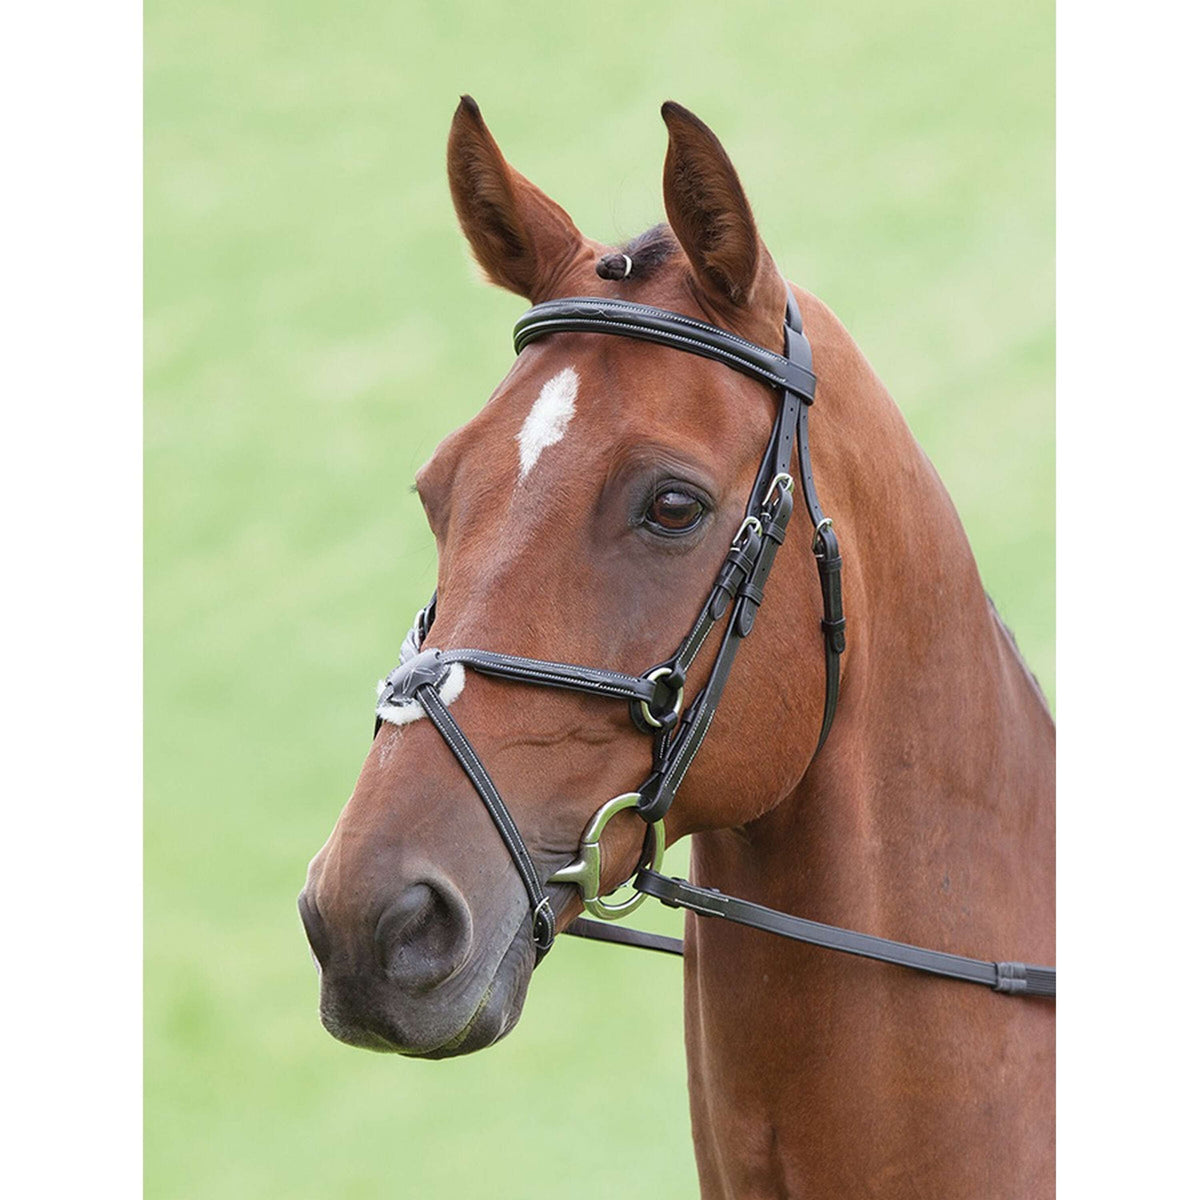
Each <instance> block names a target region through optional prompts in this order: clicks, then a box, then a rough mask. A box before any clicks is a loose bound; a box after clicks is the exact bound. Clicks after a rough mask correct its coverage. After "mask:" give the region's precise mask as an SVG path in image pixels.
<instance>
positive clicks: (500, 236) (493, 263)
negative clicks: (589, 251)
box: [446, 96, 583, 303]
mask: <svg viewBox="0 0 1200 1200" xmlns="http://www.w3.org/2000/svg"><path fill="white" fill-rule="evenodd" d="M446 168H447V170H448V172H449V174H450V195H451V196H452V197H453V198H454V210H455V212H457V213H458V223H459V224H460V225H461V226H462V231H463V233H464V234H465V235H466V238H467V241H468V242H470V243H471V250H472V251H473V252H474V254H475V258H476V260H477V261H478V263H479V265H480V266H481V267H482V268H483V270H484V273H485V274H486V275H487V277H488V278H489V279H490V280H491V281H492V282H493V283H497V284H499V285H500V286H501V287H504V288H508V290H509V291H512V292H516V293H517V294H518V295H520V296H524V297H525V298H526V299H527V300H530V301H533V302H534V303H537V301H539V300H542V299H545V298H546V296H547V295H548V294H549V291H550V288H551V286H552V284H553V280H554V279H555V277H556V276H558V275H559V274H560V273H561V271H562V269H563V268H565V267H566V266H567V264H568V263H569V261H570V260H571V259H572V258H573V257H574V256H575V254H576V253H577V252H578V251H579V250H580V248H581V247H582V246H583V237H582V235H581V234H580V232H579V230H578V229H576V228H575V225H574V222H572V220H571V218H570V217H569V216H567V214H566V213H565V212H564V211H563V209H562V208H560V207H559V206H558V205H557V204H555V203H554V201H553V200H551V199H550V197H549V196H547V195H546V194H545V193H544V192H543V191H541V190H540V189H539V188H536V187H534V185H533V184H532V183H530V182H529V180H528V179H526V178H525V176H524V175H522V174H521V173H520V172H519V171H514V170H513V168H512V167H510V166H509V165H508V163H507V162H506V161H505V159H504V155H503V154H501V153H500V147H499V146H497V145H496V142H495V139H494V138H493V137H492V135H491V133H490V132H489V130H488V127H487V126H486V125H485V124H484V123H483V117H482V116H481V115H480V112H479V105H478V104H476V103H475V101H474V100H472V99H471V97H470V96H463V98H462V100H461V101H460V102H459V105H458V111H457V112H455V114H454V120H453V122H452V123H451V125H450V142H449V145H448V146H447V147H446Z"/></svg>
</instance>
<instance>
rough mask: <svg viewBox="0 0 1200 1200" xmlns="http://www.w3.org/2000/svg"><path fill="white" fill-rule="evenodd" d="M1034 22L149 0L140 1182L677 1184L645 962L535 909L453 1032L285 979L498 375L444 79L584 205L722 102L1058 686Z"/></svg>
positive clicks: (667, 1027)
mask: <svg viewBox="0 0 1200 1200" xmlns="http://www.w3.org/2000/svg"><path fill="white" fill-rule="evenodd" d="M1053 20H1054V18H1053V8H1052V6H1051V5H1050V4H1049V3H1045V2H1041V3H1036V4H1021V3H1015V4H1009V5H1005V6H995V5H992V4H984V3H964V2H962V0H959V2H948V0H937V2H932V0H930V2H926V3H908V4H903V5H897V4H893V3H885V2H884V0H871V2H856V3H841V4H838V5H823V6H820V7H819V8H818V6H815V5H812V4H807V3H799V2H796V0H793V2H791V3H787V4H768V3H761V2H746V0H743V2H742V3H739V4H728V5H726V4H719V3H698V2H697V0H690V2H671V3H661V2H656V0H638V2H637V3H630V2H628V0H614V2H609V3H597V4H590V5H575V4H564V3H561V2H559V3H547V2H545V0H538V2H535V3H526V4H523V5H519V6H518V5H506V4H502V3H497V4H492V5H484V4H482V3H463V2H461V0H442V2H440V3H436V4H434V3H430V4H417V3H408V2H404V0H399V2H393V3H387V4H383V3H368V2H364V3H343V4H317V3H305V2H303V0H286V2H284V0H278V2H275V3H264V2H263V0H239V2H238V3H231V2H229V0H208V2H207V3H205V4H203V5H197V4H182V3H172V2H170V0H152V2H151V3H150V4H148V5H147V7H146V134H147V149H146V176H145V187H146V214H145V216H146V236H147V256H146V293H145V295H146V343H145V347H146V372H147V375H146V378H147V409H146V421H145V428H146V491H145V512H146V534H145V536H146V618H145V628H146V679H145V685H146V693H145V696H146V714H147V715H146V816H145V871H146V874H145V904H146V914H147V915H146V929H145V952H146V978H145V1001H146V1007H145V1013H146V1035H145V1113H146V1141H145V1151H146V1194H147V1195H148V1196H151V1197H179V1198H181V1200H182V1198H188V1200H200V1198H210V1197H211V1198H216V1197H220V1198H221V1200H235V1198H238V1197H255V1198H262V1197H297V1198H307V1197H330V1196H336V1197H343V1196H344V1197H382V1196H406V1197H407V1196H426V1195H433V1196H454V1197H458V1196H463V1197H474V1196H481V1197H482V1196H488V1197H506V1198H507V1197H512V1198H520V1197H541V1196H560V1195H562V1194H564V1192H566V1193H569V1194H571V1195H573V1196H576V1197H580V1198H584V1197H602V1196H611V1195H613V1194H616V1193H617V1192H618V1191H619V1192H620V1193H621V1194H623V1195H626V1196H629V1197H650V1196H654V1197H656V1198H658V1200H666V1198H669V1197H688V1196H693V1195H694V1194H695V1190H696V1189H695V1173H694V1167H693V1164H692V1154H691V1143H690V1134H689V1130H688V1119H687V1102H686V1083H685V1070H684V1061H683V1049H682V1019H681V987H680V970H679V965H678V963H677V962H674V961H669V960H666V959H662V958H660V957H658V956H653V955H642V954H637V953H635V952H632V951H627V952H622V951H621V950H620V949H610V948H606V947H600V946H592V945H586V944H576V943H572V942H570V940H569V939H564V941H562V942H560V943H559V945H558V946H557V947H556V949H555V952H554V954H552V955H551V956H550V957H549V959H547V961H546V963H545V964H544V965H543V966H542V967H541V968H540V969H539V970H538V972H537V975H536V978H535V980H534V983H533V986H532V988H531V990H530V995H529V1001H528V1004H527V1006H526V1011H525V1015H524V1017H523V1019H522V1021H521V1023H520V1024H519V1026H518V1027H517V1029H516V1031H515V1032H514V1033H513V1034H512V1035H511V1036H510V1037H509V1038H508V1039H507V1040H506V1041H505V1042H503V1043H501V1044H500V1045H499V1046H496V1047H494V1048H492V1049H491V1050H488V1051H486V1052H485V1053H482V1054H479V1055H476V1056H474V1057H469V1058H466V1059H463V1060H456V1061H449V1062H441V1063H422V1062H410V1061H407V1060H404V1059H401V1058H394V1057H384V1056H378V1055H373V1054H368V1053H365V1052H363V1051H356V1050H351V1049H349V1048H347V1047H344V1046H341V1045H339V1044H337V1043H336V1042H334V1041H333V1040H332V1039H331V1038H330V1037H329V1036H328V1035H327V1034H325V1032H324V1031H323V1030H322V1029H321V1026H320V1024H319V1022H318V1019H317V1014H316V1000H317V981H316V977H315V974H314V972H313V969H312V966H311V964H310V962H309V959H308V953H307V950H306V947H305V943H304V940H303V937H302V934H301V931H300V926H299V922H298V919H297V917H296V913H295V907H294V901H295V896H296V893H297V892H298V890H299V888H300V886H301V883H302V882H303V878H304V870H305V866H306V864H307V862H308V859H309V857H310V856H311V855H312V854H313V853H314V852H315V851H316V850H317V848H318V847H319V846H320V844H321V843H322V841H323V840H324V839H325V837H326V836H327V834H328V832H329V830H330V828H331V827H332V824H333V821H334V819H335V818H336V816H337V813H338V811H339V809H340V807H341V805H342V803H343V802H344V800H345V798H346V796H347V795H348V793H349V790H350V788H351V786H352V784H353V781H354V778H355V775H356V773H357V771H358V768H359V765H360V763H361V760H362V758H363V756H364V754H365V751H366V748H367V742H368V738H369V733H370V722H371V706H372V701H373V696H374V691H373V688H374V683H375V680H376V679H377V678H378V677H379V676H380V675H381V674H382V673H384V672H385V671H386V670H387V669H388V665H389V663H391V662H392V661H393V659H394V656H395V654H396V652H397V650H398V649H399V644H400V641H401V639H402V637H403V634H404V632H405V631H406V630H407V628H408V624H409V621H410V620H411V617H412V613H413V611H414V610H415V609H416V608H417V607H418V606H419V604H421V603H423V602H424V600H425V599H426V598H427V597H428V594H429V592H430V589H431V587H432V584H433V581H434V568H435V563H434V552H433V545H432V539H431V538H430V536H429V534H428V533H427V531H426V529H425V527H424V522H423V520H422V516H421V512H420V506H419V504H418V502H417V500H416V498H415V497H414V496H412V495H410V493H409V491H408V484H409V482H410V481H411V478H412V475H413V472H414V471H415V470H416V468H417V467H418V466H419V465H420V464H421V463H422V462H423V461H424V460H425V459H426V458H427V457H428V455H429V454H430V453H431V451H432V450H433V448H434V446H435V445H436V444H437V442H438V440H439V439H440V438H441V437H442V436H443V435H444V434H445V433H447V432H448V431H449V430H450V429H452V428H454V427H455V426H457V425H459V424H461V423H462V422H463V421H465V420H467V419H468V418H469V417H470V415H471V414H472V413H473V412H474V411H475V410H476V409H477V408H478V406H479V405H480V404H481V403H482V401H483V399H484V398H485V397H486V396H487V395H488V393H489V392H490V390H491V389H492V387H493V386H494V384H495V383H496V382H497V380H498V379H499V378H500V377H501V376H502V375H503V373H504V372H505V371H506V369H507V367H508V364H509V362H510V355H511V349H510V341H509V330H510V327H511V324H512V321H513V319H514V318H515V317H516V316H517V314H518V313H519V312H520V311H522V309H523V307H524V305H523V303H522V301H520V300H519V299H517V298H516V297H513V296H509V295H507V294H506V293H502V292H499V291H494V290H490V289H488V288H485V287H484V286H482V285H481V284H480V283H479V282H478V281H477V279H476V277H475V273H474V271H473V269H472V268H471V267H470V266H469V264H468V260H467V255H466V252H465V249H464V247H463V244H462V242H461V240H460V236H459V234H458V231H457V227H456V224H455V220H454V214H453V211H452V209H451V205H450V200H449V196H448V193H447V188H446V183H445V174H444V162H443V155H444V144H445V136H446V131H447V129H448V125H449V121H450V117H451V114H452V113H453V110H454V107H455V104H456V103H457V99H458V95H459V94H460V93H461V92H464V91H469V92H471V93H472V94H473V95H474V96H475V97H476V98H477V99H478V101H479V102H480V104H481V106H482V108H483V112H484V115H485V117H486V118H487V120H488V122H489V124H490V125H491V127H492V129H493V131H494V133H495V134H496V136H497V138H498V140H499V141H500V144H501V146H502V147H503V149H504V150H505V152H506V154H507V155H508V156H509V158H510V160H511V161H512V162H513V163H514V164H515V165H516V166H517V167H518V168H519V169H521V170H522V171H523V172H524V173H525V174H527V175H529V176H530V177H531V178H532V179H533V180H534V181H535V182H537V183H538V184H540V185H541V186H542V187H544V188H545V189H546V190H547V191H548V192H549V193H550V194H551V195H553V196H554V197H555V198H556V199H557V200H559V201H560V202H561V203H563V204H564V205H565V206H566V207H567V209H568V210H569V211H570V212H571V213H572V214H573V216H574V217H575V219H576V222H577V223H578V224H579V226H580V227H581V228H582V229H583V230H584V231H585V232H587V233H589V234H590V235H592V236H594V237H598V238H600V239H601V240H604V241H609V242H615V241H618V240H620V239H622V238H624V237H626V236H629V235H631V234H633V233H636V232H638V231H640V230H641V229H642V228H644V227H645V226H647V225H649V224H651V223H652V222H654V221H656V220H658V219H660V216H661V207H662V202H661V194H660V191H659V186H660V184H659V181H660V177H661V165H662V156H663V152H664V148H665V132H664V129H663V127H662V124H661V121H660V119H659V117H658V106H659V104H660V103H661V101H662V100H664V99H666V98H673V99H676V100H679V101H680V102H682V103H684V104H686V105H687V106H688V107H690V108H692V109H693V110H695V111H696V112H697V113H698V114H699V115H700V116H702V117H703V118H704V119H705V120H706V121H707V122H708V123H709V124H711V125H712V126H713V128H714V129H715V130H716V131H717V133H718V134H719V136H720V137H721V138H722V139H723V141H724V143H725V145H726V147H727V148H728V149H729V151H730V153H731V155H732V157H733V159H734V162H735V163H736V165H737V166H738V168H739V170H740V172H741V175H742V179H743V182H744V183H745V185H746V189H747V192H748V193H749V195H750V198H751V201H752V203H753V204H754V207H755V210H756V213H757V215H758V218H759V223H760V227H761V229H762V232H763V235H764V237H765V239H766V241H767V243H768V245H769V246H770V247H771V250H772V252H773V254H774V256H775V258H776V259H777V261H778V262H779V263H780V265H781V266H782V267H783V268H784V269H785V271H786V272H787V274H788V275H789V276H790V278H792V279H794V280H796V281H797V282H799V283H801V284H803V285H804V286H805V287H807V288H809V289H811V290H812V291H814V292H816V293H818V294H819V295H821V296H822V297H823V298H824V299H826V300H827V301H828V302H829V303H830V304H831V305H832V306H833V308H834V309H835V310H836V311H837V312H838V313H839V315H840V316H841V317H842V319H843V320H844V321H845V323H846V325H847V326H848V327H849V329H850V331H851V333H852V334H853V335H854V337H855V338H856V339H857V341H858V343H859V345H860V346H861V347H862V348H863V350H864V351H865V352H866V354H867V356H868V358H869V359H870V360H871V362H872V363H873V365H874V366H875V368H876V370H877V371H878V372H879V374H880V376H881V377H882V378H883V379H884V381H885V382H886V383H887V384H888V386H889V388H890V389H891V391H892V394H893V395H894V396H895V398H896V400H897V402H898V403H899V404H900V406H901V408H902V409H903V411H904V413H905V415H906V416H907V418H908V420H909V421H910V423H911V424H912V426H913V427H914V429H915V430H916V433H917V436H918V438H919V439H920V441H921V442H922V444H923V445H924V446H925V448H926V450H927V451H928V452H929V454H930V456H931V458H932V459H933V461H934V463H935V464H936V466H937V467H938V469H939V471H940V472H941V474H942V476H943V478H944V479H945V481H946V483H947V485H948V487H949V489H950V492H951V494H952V495H953V497H954V498H955V500H956V502H957V503H958V506H959V510H960V512H961V513H962V516H963V519H964V521H965V523H966V526H967V529H968V532H969V533H970V535H971V539H972V542H973V544H974V547H975V551H976V554H977V556H978V559H979V562H980V567H981V570H982V574H983V578H984V581H985V584H986V586H987V587H988V589H989V590H990V591H991V593H992V595H993V596H994V598H995V600H996V602H997V604H998V606H999V608H1000V611H1001V613H1002V614H1003V615H1004V617H1005V618H1006V620H1007V621H1008V622H1009V624H1010V625H1011V626H1012V627H1013V629H1014V630H1015V632H1016V635H1017V637H1018V639H1019V641H1020V643H1021V646H1022V648H1023V649H1024V651H1025V654H1026V656H1027V658H1028V660H1029V662H1030V664H1031V665H1032V667H1033V669H1034V670H1035V672H1036V673H1037V675H1038V676H1039V678H1040V680H1041V682H1042V684H1043V686H1044V687H1045V688H1046V691H1047V693H1048V694H1049V695H1050V696H1051V698H1053V693H1054V520H1053V513H1054V444H1053V375H1054V328H1053V312H1054V224H1053V158H1054V142H1053V138H1054V120H1053ZM685 860H686V850H685V848H682V847H681V848H678V850H677V851H676V852H675V859H674V867H675V869H676V870H680V871H682V870H683V869H685ZM673 921H674V918H673V916H672V915H671V914H665V913H661V914H657V915H647V921H646V923H649V924H653V925H654V926H655V927H658V928H668V929H669V928H671V926H672V924H673ZM747 1019H753V1016H752V1005H748V1008H747Z"/></svg>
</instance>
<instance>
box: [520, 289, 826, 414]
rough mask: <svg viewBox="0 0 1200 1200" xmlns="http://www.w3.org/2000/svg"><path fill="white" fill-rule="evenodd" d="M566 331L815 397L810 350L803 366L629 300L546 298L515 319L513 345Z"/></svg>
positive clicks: (809, 399) (701, 323) (711, 327)
mask: <svg viewBox="0 0 1200 1200" xmlns="http://www.w3.org/2000/svg"><path fill="white" fill-rule="evenodd" d="M568 332H573V333H614V334H618V335H619V336H621V337H630V338H637V339H638V340H639V341H643V342H657V343H658V344H659V345H662V346H673V347H674V348H675V349H677V350H686V351H688V352H689V353H691V354H699V355H701V356H703V357H704V358H711V359H714V360H715V361H717V362H720V363H724V364H725V365H726V366H727V367H732V368H733V369H734V370H735V371H741V372H742V374H743V375H749V376H751V377H752V378H754V379H759V380H761V381H762V382H763V383H766V384H770V386H771V387H777V388H784V389H786V390H787V391H789V392H795V393H796V395H798V396H801V397H803V399H804V401H805V402H806V403H807V404H811V403H812V402H813V398H814V397H815V396H816V394H817V377H816V376H815V375H814V374H813V372H812V358H811V351H809V353H810V357H809V360H808V362H807V364H805V363H801V362H793V361H792V360H790V359H788V358H785V357H784V356H783V355H782V354H775V353H773V352H772V351H770V350H767V349H765V348H764V347H762V346H756V345H755V344H754V343H753V342H748V341H746V339H745V338H740V337H738V336H737V334H735V333H729V332H728V330H725V329H720V328H718V327H717V326H716V325H708V324H706V323H705V322H704V321H695V320H693V319H692V318H691V317H685V316H683V315H682V314H680V313H676V312H670V311H669V310H668V309H665V308H653V307H652V306H650V305H649V304H634V303H633V302H632V301H630V300H598V299H596V298H595V297H592V296H572V297H570V298H568V299H566V300H548V301H546V302H545V303H544V304H538V305H537V306H535V307H534V308H531V309H530V310H529V311H528V312H527V313H525V315H524V316H523V317H521V318H520V320H518V321H517V324H516V327H515V329H514V330H513V346H514V347H515V348H516V351H517V353H518V354H520V353H521V351H522V350H523V349H524V348H525V347H526V346H528V345H529V343H530V342H532V341H536V340H537V339H538V338H541V337H545V336H546V334H548V333H568ZM805 345H807V340H805Z"/></svg>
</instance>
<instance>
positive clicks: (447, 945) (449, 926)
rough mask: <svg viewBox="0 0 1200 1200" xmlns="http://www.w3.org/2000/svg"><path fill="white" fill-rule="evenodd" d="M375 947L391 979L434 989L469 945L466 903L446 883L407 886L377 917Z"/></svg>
mask: <svg viewBox="0 0 1200 1200" xmlns="http://www.w3.org/2000/svg"><path fill="white" fill-rule="evenodd" d="M375 948H376V952H377V953H378V955H379V965H380V966H381V967H382V968H383V971H384V973H385V974H386V975H387V976H388V977H389V978H391V979H393V980H395V981H396V982H397V983H400V984H403V985H404V986H406V987H408V988H411V989H413V990H417V991H424V990H427V989H429V988H433V987H436V986H437V985H438V984H439V983H442V982H443V981H444V980H446V979H448V978H449V977H450V976H451V975H453V974H454V972H455V971H457V970H458V968H459V967H461V966H462V964H463V963H464V962H465V961H466V958H467V954H468V952H469V950H470V948H471V916H470V913H469V912H468V911H467V906H466V902H465V901H464V900H463V898H462V897H461V896H460V895H459V894H458V892H457V890H456V889H454V888H453V887H451V886H450V885H449V884H442V883H437V882H434V881H432V880H425V881H422V882H421V883H413V884H410V885H409V886H408V887H406V888H405V889H404V891H403V892H401V893H400V896H399V897H398V898H397V899H396V900H395V902H394V903H393V904H392V905H391V906H390V907H389V908H387V909H386V910H385V911H384V913H383V915H382V916H381V917H380V918H379V923H378V924H377V925H376V927H375Z"/></svg>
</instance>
